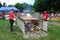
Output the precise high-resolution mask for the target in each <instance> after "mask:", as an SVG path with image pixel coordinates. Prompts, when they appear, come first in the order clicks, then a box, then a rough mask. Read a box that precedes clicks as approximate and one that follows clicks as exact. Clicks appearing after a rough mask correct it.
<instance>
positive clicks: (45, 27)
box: [43, 21, 47, 31]
mask: <svg viewBox="0 0 60 40" xmlns="http://www.w3.org/2000/svg"><path fill="white" fill-rule="evenodd" d="M43 30H45V31H47V21H43Z"/></svg>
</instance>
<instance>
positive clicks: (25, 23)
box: [17, 16, 47, 38]
mask: <svg viewBox="0 0 60 40" xmlns="http://www.w3.org/2000/svg"><path fill="white" fill-rule="evenodd" d="M20 18H21V19H22V20H21V19H17V24H18V27H19V28H20V29H21V30H22V32H23V35H24V38H37V37H42V36H47V32H46V31H45V30H43V29H42V27H43V25H42V24H43V23H42V21H40V20H39V18H33V17H27V16H21V17H20Z"/></svg>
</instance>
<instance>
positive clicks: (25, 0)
mask: <svg viewBox="0 0 60 40" xmlns="http://www.w3.org/2000/svg"><path fill="white" fill-rule="evenodd" d="M0 1H1V3H3V2H6V5H14V4H16V3H27V4H31V5H33V4H34V2H35V0H0Z"/></svg>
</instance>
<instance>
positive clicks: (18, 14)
mask: <svg viewBox="0 0 60 40" xmlns="http://www.w3.org/2000/svg"><path fill="white" fill-rule="evenodd" d="M17 17H18V19H20V11H18V12H17Z"/></svg>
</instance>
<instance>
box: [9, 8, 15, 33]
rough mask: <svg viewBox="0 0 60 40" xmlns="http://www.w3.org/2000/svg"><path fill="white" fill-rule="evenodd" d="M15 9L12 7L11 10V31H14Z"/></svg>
mask: <svg viewBox="0 0 60 40" xmlns="http://www.w3.org/2000/svg"><path fill="white" fill-rule="evenodd" d="M14 18H15V16H14V10H13V9H12V10H11V11H10V12H9V21H10V25H11V26H10V31H11V32H13V31H14V30H13V23H14Z"/></svg>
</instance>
